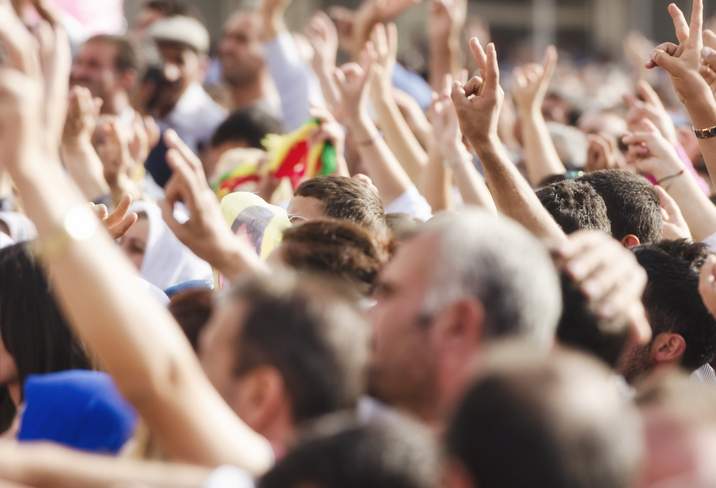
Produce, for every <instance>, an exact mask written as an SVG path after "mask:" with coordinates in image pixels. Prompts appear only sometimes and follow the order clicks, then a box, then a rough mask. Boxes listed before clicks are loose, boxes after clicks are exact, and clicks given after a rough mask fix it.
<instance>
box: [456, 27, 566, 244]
mask: <svg viewBox="0 0 716 488" xmlns="http://www.w3.org/2000/svg"><path fill="white" fill-rule="evenodd" d="M470 50H471V51H472V54H473V56H474V57H475V61H476V62H477V64H478V66H479V67H480V71H481V73H482V76H483V78H481V77H478V76H476V77H473V78H472V79H471V80H470V81H468V82H467V84H465V85H463V84H462V83H459V82H457V83H455V84H454V85H453V90H452V100H453V103H454V104H455V109H456V111H457V115H458V119H459V120H460V128H461V129H462V132H463V134H465V137H467V139H468V141H470V143H471V144H472V146H473V147H474V148H475V151H476V152H477V155H478V156H479V158H480V160H481V161H482V165H483V167H484V169H485V178H486V179H487V185H488V187H489V188H490V193H491V194H492V197H493V198H494V200H495V204H496V205H497V209H498V210H499V211H500V212H502V213H503V214H505V215H507V216H508V217H511V218H512V219H514V220H516V221H517V222H519V223H521V224H522V225H523V226H524V227H526V228H527V229H528V230H530V231H531V232H532V233H533V234H535V235H536V236H538V237H540V238H543V239H549V240H554V241H561V240H563V239H564V238H565V234H564V232H563V231H562V229H561V228H560V227H559V225H557V223H556V222H555V221H554V219H552V216H551V215H550V214H549V212H547V210H546V209H545V208H544V207H543V206H542V204H541V203H540V201H539V199H538V198H537V195H536V194H535V192H534V191H533V190H532V188H531V187H530V185H529V183H527V181H526V180H525V179H524V177H523V176H522V175H521V174H520V172H519V171H518V170H517V168H516V167H515V165H514V164H512V162H511V161H510V159H509V157H508V156H507V153H506V150H505V148H504V146H503V145H502V142H501V141H500V138H499V137H498V135H497V125H498V118H499V114H500V106H501V105H502V101H503V99H504V92H503V91H502V88H501V87H500V70H499V66H498V64H497V51H496V49H495V45H494V44H492V43H490V44H488V45H487V53H485V51H484V50H483V49H482V46H481V45H480V41H478V40H477V38H472V39H471V40H470Z"/></svg>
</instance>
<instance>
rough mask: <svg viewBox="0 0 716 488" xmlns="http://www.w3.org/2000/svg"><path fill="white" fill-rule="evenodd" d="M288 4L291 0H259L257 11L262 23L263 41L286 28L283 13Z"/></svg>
mask: <svg viewBox="0 0 716 488" xmlns="http://www.w3.org/2000/svg"><path fill="white" fill-rule="evenodd" d="M290 4H291V0H261V3H260V5H259V10H258V11H259V14H260V17H261V21H262V25H263V29H262V30H261V36H262V38H263V40H264V41H270V40H272V39H274V38H275V37H276V36H277V35H278V34H279V33H280V32H282V31H285V30H286V24H285V21H284V14H285V13H286V9H287V8H288V6H289V5H290Z"/></svg>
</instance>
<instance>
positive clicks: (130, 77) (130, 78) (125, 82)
mask: <svg viewBox="0 0 716 488" xmlns="http://www.w3.org/2000/svg"><path fill="white" fill-rule="evenodd" d="M119 82H120V84H121V85H122V88H123V89H124V91H126V92H127V93H129V94H130V95H131V93H132V90H134V88H135V87H136V84H137V72H136V71H134V70H131V69H130V70H127V71H125V72H124V73H122V74H120V77H119Z"/></svg>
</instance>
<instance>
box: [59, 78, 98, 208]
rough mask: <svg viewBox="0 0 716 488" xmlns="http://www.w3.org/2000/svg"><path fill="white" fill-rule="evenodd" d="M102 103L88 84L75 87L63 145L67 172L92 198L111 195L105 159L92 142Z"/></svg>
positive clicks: (90, 198) (62, 151) (62, 149)
mask: <svg viewBox="0 0 716 488" xmlns="http://www.w3.org/2000/svg"><path fill="white" fill-rule="evenodd" d="M100 106H101V100H99V99H98V100H93V99H92V95H91V94H90V92H89V90H88V89H87V88H84V87H75V88H73V89H72V92H71V93H70V103H69V109H68V111H67V121H66V122H65V127H64V131H63V133H62V146H61V148H60V149H61V150H60V153H61V155H62V161H63V163H64V165H65V168H67V172H68V173H69V174H70V176H72V179H73V180H74V181H75V183H76V184H77V186H78V187H79V188H80V190H82V193H83V194H84V196H85V197H87V199H88V200H97V199H99V198H100V197H105V196H107V195H109V185H107V181H106V180H105V179H104V173H103V168H102V160H100V159H99V156H98V155H97V152H96V151H95V149H94V147H93V146H92V134H94V130H95V128H96V124H97V117H99V110H100Z"/></svg>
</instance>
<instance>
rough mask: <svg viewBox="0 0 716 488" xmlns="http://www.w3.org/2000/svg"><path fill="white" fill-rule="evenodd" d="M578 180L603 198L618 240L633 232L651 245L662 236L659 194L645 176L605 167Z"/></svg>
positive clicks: (613, 234)
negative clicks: (605, 168)
mask: <svg viewBox="0 0 716 488" xmlns="http://www.w3.org/2000/svg"><path fill="white" fill-rule="evenodd" d="M577 181H582V182H586V183H589V184H590V185H591V186H592V187H593V188H594V189H595V190H596V191H597V193H599V195H600V196H601V197H602V199H603V200H604V203H605V204H606V206H607V215H608V216H609V220H610V221H611V230H612V232H611V233H612V236H613V237H614V238H615V239H617V240H622V239H624V237H626V236H627V235H629V234H633V235H635V236H637V237H638V238H639V241H640V242H641V243H642V244H648V243H651V242H656V241H658V240H659V239H660V238H661V227H662V223H663V216H662V214H661V208H660V207H659V197H658V196H657V194H656V191H655V190H654V188H653V187H652V185H651V184H650V183H649V182H648V181H647V180H646V179H645V178H643V177H642V176H639V175H636V174H634V173H630V172H629V171H623V170H602V171H594V172H592V173H587V174H585V175H584V176H581V177H579V178H578V179H577Z"/></svg>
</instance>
